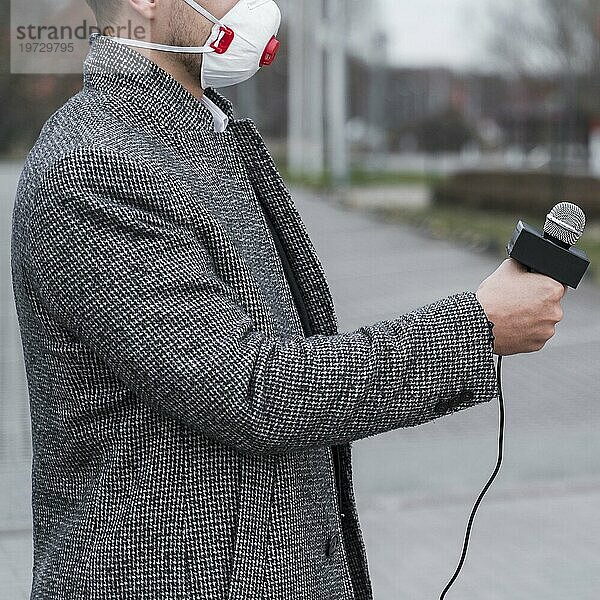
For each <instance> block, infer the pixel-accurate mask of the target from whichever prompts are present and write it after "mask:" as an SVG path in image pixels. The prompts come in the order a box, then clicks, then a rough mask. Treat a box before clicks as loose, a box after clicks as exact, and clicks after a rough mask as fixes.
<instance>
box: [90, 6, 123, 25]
mask: <svg viewBox="0 0 600 600" xmlns="http://www.w3.org/2000/svg"><path fill="white" fill-rule="evenodd" d="M85 1H86V2H87V3H88V5H89V6H90V8H91V9H92V10H93V11H94V14H95V15H96V20H97V21H98V25H100V26H101V27H103V26H106V25H111V24H114V20H115V18H116V17H117V15H118V14H119V9H120V8H121V3H122V0H85Z"/></svg>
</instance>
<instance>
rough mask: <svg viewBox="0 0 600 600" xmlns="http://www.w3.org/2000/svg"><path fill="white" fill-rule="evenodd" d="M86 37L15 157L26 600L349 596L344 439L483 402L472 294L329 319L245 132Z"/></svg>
mask: <svg viewBox="0 0 600 600" xmlns="http://www.w3.org/2000/svg"><path fill="white" fill-rule="evenodd" d="M207 95H208V97H209V98H211V99H212V100H213V101H214V102H216V103H217V104H218V105H219V106H220V107H221V108H222V109H223V110H224V111H225V112H226V113H227V114H228V115H229V117H230V119H231V121H230V125H229V127H228V128H227V130H226V131H225V132H224V133H220V134H218V133H215V132H214V131H213V128H212V117H211V115H210V113H209V111H208V109H207V108H206V107H205V106H204V105H203V104H201V103H199V102H198V101H197V100H196V99H195V98H193V96H191V95H190V94H189V93H188V92H187V91H185V90H184V89H183V88H182V87H181V86H180V85H179V84H178V83H177V82H176V81H175V80H174V79H172V78H171V77H170V76H169V75H167V74H166V73H165V72H164V71H162V70H161V69H159V68H158V67H157V66H155V65H154V64H153V63H151V62H150V61H148V60H147V59H145V58H143V57H142V56H141V55H140V54H138V53H137V52H136V51H134V50H132V49H129V48H126V47H123V46H120V45H117V44H116V43H114V42H113V41H112V40H109V39H107V38H103V37H94V38H93V39H92V41H91V48H90V53H89V56H88V58H87V60H86V62H85V75H84V88H83V90H82V91H81V93H79V94H78V95H76V96H75V97H74V98H72V99H71V100H70V101H69V102H68V103H67V104H66V105H65V106H64V107H62V108H61V109H60V110H59V111H58V112H56V113H55V114H54V115H53V116H52V117H51V118H50V120H49V121H48V123H47V124H46V126H45V127H44V129H43V131H42V133H41V135H40V138H39V140H38V142H37V144H36V145H35V147H34V149H33V150H32V152H31V154H30V156H29V158H28V160H27V163H26V166H25V169H24V171H23V175H22V178H21V181H20V185H19V190H18V195H17V198H16V202H15V208H14V214H13V239H12V268H13V287H14V293H15V300H16V306H17V310H18V316H19V323H20V327H21V334H22V342H23V352H24V358H25V364H26V370H27V378H28V385H29V397H30V406H31V422H32V438H33V481H32V491H33V518H34V523H33V525H34V530H33V535H34V568H33V588H32V596H31V597H32V598H33V599H34V600H42V599H44V600H58V599H61V600H67V599H68V600H96V599H97V600H100V599H102V600H133V599H142V598H143V599H144V600H153V599H155V600H167V599H184V598H186V599H207V600H234V599H236V600H242V599H246V600H247V599H257V598H265V599H269V600H284V599H285V600H309V599H310V600H317V599H318V600H349V599H351V598H356V599H361V600H366V599H370V598H371V597H372V593H371V585H370V581H369V575H368V570H367V561H366V556H365V548H364V545H363V541H362V536H361V532H360V528H359V522H358V516H357V512H356V506H355V500H354V493H353V487H352V467H351V445H350V444H351V442H352V441H354V440H360V439H363V438H366V437H368V436H372V435H375V434H378V433H382V432H386V431H390V430H392V429H396V428H400V427H409V426H415V425H419V424H422V423H425V422H428V421H431V420H433V419H436V418H438V417H441V416H444V415H447V414H450V413H452V412H455V411H457V410H461V409H465V408H468V407H470V406H473V405H476V404H478V403H482V402H486V401H489V400H491V399H493V398H494V397H495V395H496V383H495V378H494V362H493V354H492V343H491V340H492V336H491V328H490V324H489V323H488V321H487V319H486V317H485V314H484V312H483V309H482V307H481V305H480V304H479V303H478V302H477V300H476V298H475V295H474V294H473V293H472V292H465V293H462V294H459V295H456V296H453V297H450V298H446V299H444V300H441V301H438V302H436V303H434V304H432V305H430V306H426V307H424V308H422V309H419V310H417V311H415V312H412V313H410V314H406V315H399V316H398V318H397V319H395V320H389V321H383V322H379V323H376V324H373V325H369V326H364V327H361V328H360V329H358V330H356V331H352V332H346V333H339V332H338V331H337V327H336V318H335V313H334V306H333V303H332V299H331V296H330V293H329V290H328V286H327V283H326V280H325V276H324V272H323V269H322V267H321V264H320V263H319V260H318V258H317V256H316V254H315V250H314V248H313V246H312V244H311V242H310V240H309V237H308V236H307V233H306V230H305V228H304V226H303V223H302V221H301V219H300V217H299V215H298V213H297V211H296V209H295V207H294V204H293V202H292V200H291V198H290V196H289V194H288V192H287V190H286V188H285V186H284V184H283V182H282V180H281V178H280V176H279V175H278V173H277V171H276V168H275V166H274V164H273V161H272V159H271V157H270V155H269V152H268V151H267V149H266V147H265V145H264V143H263V141H262V139H261V137H260V136H259V134H258V132H257V130H256V128H255V126H254V124H253V123H252V122H251V121H249V120H235V119H234V118H233V114H232V110H231V106H230V104H229V103H228V102H227V101H226V100H225V99H224V98H223V97H221V96H220V95H218V94H216V93H215V92H214V91H211V90H208V91H207Z"/></svg>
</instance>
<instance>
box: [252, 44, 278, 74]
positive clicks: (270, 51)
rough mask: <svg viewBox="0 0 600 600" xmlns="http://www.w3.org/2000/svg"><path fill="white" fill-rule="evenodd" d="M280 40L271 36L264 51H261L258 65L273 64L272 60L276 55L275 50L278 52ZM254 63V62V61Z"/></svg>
mask: <svg viewBox="0 0 600 600" xmlns="http://www.w3.org/2000/svg"><path fill="white" fill-rule="evenodd" d="M280 45H281V44H280V42H279V40H278V39H277V38H276V37H275V36H273V37H272V38H271V39H270V40H269V43H268V44H267V47H266V48H265V51H264V52H263V55H262V58H261V59H260V66H261V67H268V66H269V65H271V64H273V61H274V60H275V58H276V56H277V52H279V46H280ZM254 64H256V63H254Z"/></svg>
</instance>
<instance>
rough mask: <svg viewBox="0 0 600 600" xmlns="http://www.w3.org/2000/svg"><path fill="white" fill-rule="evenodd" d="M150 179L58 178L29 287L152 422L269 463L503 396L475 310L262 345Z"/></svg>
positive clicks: (38, 232) (37, 237) (33, 250)
mask: <svg viewBox="0 0 600 600" xmlns="http://www.w3.org/2000/svg"><path fill="white" fill-rule="evenodd" d="M140 168H141V166H139V165H136V164H134V161H133V160H132V159H130V158H123V157H119V158H118V159H114V157H113V158H112V159H111V160H108V159H107V158H106V157H105V156H103V155H100V154H99V153H97V152H95V151H93V150H87V151H78V152H76V153H75V154H72V155H70V156H67V157H66V158H64V159H61V160H60V161H59V162H58V163H57V164H56V165H55V166H54V167H52V168H51V169H50V171H49V172H48V174H47V176H46V177H45V178H44V180H43V183H42V184H41V185H40V186H39V187H38V190H37V192H36V193H35V195H34V201H33V209H32V213H31V215H30V219H29V224H28V238H27V240H28V244H27V245H28V252H27V256H28V272H29V276H30V278H31V281H32V285H33V287H34V288H35V290H36V294H38V296H39V299H40V301H41V302H42V303H43V304H44V306H45V307H46V309H47V310H48V311H50V313H51V314H52V315H53V316H54V318H55V319H56V320H57V321H58V322H59V323H60V324H61V325H62V326H63V327H64V328H65V329H67V330H68V331H70V332H71V333H72V334H73V335H74V336H75V337H76V339H78V340H80V341H81V342H82V343H83V344H85V345H86V346H87V347H88V348H89V349H91V350H92V351H93V352H95V353H96V354H97V355H98V356H99V357H101V358H102V360H103V361H104V362H105V363H106V365H107V366H108V367H109V368H110V369H111V370H112V371H113V372H114V374H115V376H116V377H117V378H118V379H119V380H120V381H121V382H122V384H123V385H125V386H126V387H127V388H128V389H129V390H130V391H131V392H133V393H135V394H136V395H137V396H138V397H139V398H140V400H141V401H143V402H146V403H148V404H149V405H150V406H151V407H152V408H153V409H155V410H156V411H160V412H161V413H163V414H165V415H168V416H169V417H170V418H173V419H176V420H178V421H180V422H182V423H184V424H185V425H187V426H189V427H191V428H193V429H195V430H197V431H199V432H202V433H203V434H205V435H206V436H208V437H211V438H213V439H216V440H218V441H220V442H222V443H224V444H227V445H230V446H232V447H235V448H237V449H238V450H239V451H241V452H244V453H254V454H273V453H283V452H290V451H298V450H302V449H304V448H310V447H318V446H327V445H333V444H341V443H346V442H351V441H354V440H359V439H362V438H366V437H369V436H372V435H376V434H379V433H383V432H386V431H390V430H393V429H397V428H401V427H410V426H416V425H420V424H423V423H426V422H428V421H431V420H433V419H436V418H438V417H441V416H444V415H447V414H450V413H452V412H455V411H457V410H462V409H465V408H468V407H470V406H473V405H476V404H478V403H482V402H486V401H489V400H491V399H493V398H494V397H495V396H496V393H497V389H496V381H495V369H494V360H493V350H492V338H491V331H490V324H489V323H488V320H487V318H486V316H485V313H484V311H483V308H482V307H481V305H480V304H479V302H478V301H477V299H476V297H475V294H473V293H471V292H465V293H462V294H458V295H455V296H451V297H449V298H446V299H443V300H440V301H438V302H435V303H433V304H431V305H429V306H425V307H423V308H420V309H419V310H416V311H414V312H411V313H408V314H405V315H402V316H399V317H398V318H397V319H393V320H387V321H382V322H378V323H376V324H373V325H370V326H364V327H361V328H359V329H357V330H356V331H352V332H348V333H340V334H338V335H334V336H322V335H316V336H313V337H309V338H304V337H293V338H278V337H272V336H267V335H265V334H264V333H262V332H261V331H259V330H258V329H257V328H256V327H255V325H254V323H253V320H252V318H251V317H250V316H249V314H248V313H247V312H246V311H244V310H243V309H242V307H241V306H240V305H239V303H237V302H236V301H235V299H234V298H235V295H233V294H232V293H231V290H230V289H229V288H228V286H227V285H226V284H225V283H223V281H222V280H220V279H219V278H218V277H217V276H216V275H215V272H214V269H213V268H212V266H211V261H210V255H209V253H208V252H207V251H206V248H205V244H204V243H203V240H202V239H201V238H200V237H199V236H198V235H197V232H195V231H193V230H192V229H190V228H187V227H185V226H183V225H181V224H178V223H177V221H176V220H171V219H166V218H165V217H164V215H162V214H160V212H159V211H152V210H149V209H148V206H145V205H144V204H143V203H142V202H141V200H140V198H139V194H140V191H139V188H140V180H139V175H136V174H139V173H140V170H139V169H140ZM117 171H118V172H119V173H121V174H123V173H125V174H126V175H127V181H129V182H130V183H127V182H125V183H124V182H123V180H122V178H121V177H120V176H119V177H117V176H113V175H114V174H115V173H116V172H117ZM136 178H137V179H136ZM99 181H102V184H101V185H99V183H98V182H99ZM141 187H142V188H143V187H144V186H143V185H142V186H141ZM136 190H137V191H136ZM143 193H146V194H147V193H148V192H147V190H143ZM136 194H137V195H136ZM165 201H166V200H165Z"/></svg>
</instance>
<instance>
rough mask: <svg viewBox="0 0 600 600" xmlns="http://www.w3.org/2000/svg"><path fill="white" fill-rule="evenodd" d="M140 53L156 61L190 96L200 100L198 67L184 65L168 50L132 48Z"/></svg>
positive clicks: (200, 88)
mask: <svg viewBox="0 0 600 600" xmlns="http://www.w3.org/2000/svg"><path fill="white" fill-rule="evenodd" d="M134 49H135V50H137V51H138V52H139V53H140V54H142V55H144V56H145V57H146V58H148V59H149V60H151V61H152V62H154V63H156V64H157V65H158V66H159V67H160V68H161V69H163V71H166V72H167V73H168V74H169V75H171V77H173V79H175V80H176V81H177V82H179V83H180V84H181V85H182V86H183V87H184V88H185V89H186V90H187V91H188V92H189V93H190V94H192V96H194V97H195V98H197V99H198V100H201V99H202V97H203V96H204V90H203V89H202V87H200V67H199V66H198V67H197V68H196V66H195V65H194V66H193V67H192V66H191V65H190V66H188V65H186V64H185V63H184V62H183V61H182V60H178V59H176V58H175V56H178V55H173V54H170V53H168V52H160V51H158V50H146V49H145V48H134Z"/></svg>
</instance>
